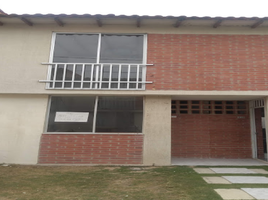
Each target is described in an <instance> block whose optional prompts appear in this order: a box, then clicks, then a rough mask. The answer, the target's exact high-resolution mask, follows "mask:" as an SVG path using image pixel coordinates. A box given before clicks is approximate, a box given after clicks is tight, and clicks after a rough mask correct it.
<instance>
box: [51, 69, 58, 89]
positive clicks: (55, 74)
mask: <svg viewBox="0 0 268 200" xmlns="http://www.w3.org/2000/svg"><path fill="white" fill-rule="evenodd" d="M57 71H58V64H56V65H55V68H54V77H53V84H52V88H53V89H54V88H55V81H56V76H57Z"/></svg>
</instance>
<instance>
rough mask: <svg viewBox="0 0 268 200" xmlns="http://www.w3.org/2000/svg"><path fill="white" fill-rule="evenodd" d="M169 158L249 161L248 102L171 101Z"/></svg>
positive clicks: (250, 153) (250, 156)
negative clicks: (170, 155)
mask: <svg viewBox="0 0 268 200" xmlns="http://www.w3.org/2000/svg"><path fill="white" fill-rule="evenodd" d="M171 126H172V133H171V134H172V150H171V154H172V157H177V158H233V159H234V158H235V159H238V158H252V147H251V133H250V116H249V102H248V101H209V100H205V101H201V100H200V101H199V100H192V101H185V100H177V101H172V125H171Z"/></svg>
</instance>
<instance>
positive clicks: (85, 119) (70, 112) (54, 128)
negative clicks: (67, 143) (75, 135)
mask: <svg viewBox="0 0 268 200" xmlns="http://www.w3.org/2000/svg"><path fill="white" fill-rule="evenodd" d="M94 105H95V97H52V98H51V106H50V113H49V119H48V132H92V125H93V115H94V112H93V111H94Z"/></svg>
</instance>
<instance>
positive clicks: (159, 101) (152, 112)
mask: <svg viewBox="0 0 268 200" xmlns="http://www.w3.org/2000/svg"><path fill="white" fill-rule="evenodd" d="M170 108H171V98H170V97H164V96H154V97H150V96H146V97H145V100H144V123H143V133H144V147H143V148H144V152H143V164H146V165H153V164H155V165H170V164H171V117H170Z"/></svg>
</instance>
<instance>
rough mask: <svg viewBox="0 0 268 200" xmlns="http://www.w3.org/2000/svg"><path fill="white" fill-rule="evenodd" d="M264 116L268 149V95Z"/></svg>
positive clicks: (265, 99) (265, 101)
mask: <svg viewBox="0 0 268 200" xmlns="http://www.w3.org/2000/svg"><path fill="white" fill-rule="evenodd" d="M264 116H265V130H266V148H267V149H268V97H265V98H264ZM267 161H268V159H267Z"/></svg>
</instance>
